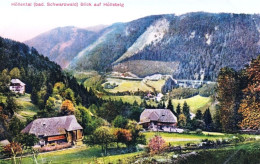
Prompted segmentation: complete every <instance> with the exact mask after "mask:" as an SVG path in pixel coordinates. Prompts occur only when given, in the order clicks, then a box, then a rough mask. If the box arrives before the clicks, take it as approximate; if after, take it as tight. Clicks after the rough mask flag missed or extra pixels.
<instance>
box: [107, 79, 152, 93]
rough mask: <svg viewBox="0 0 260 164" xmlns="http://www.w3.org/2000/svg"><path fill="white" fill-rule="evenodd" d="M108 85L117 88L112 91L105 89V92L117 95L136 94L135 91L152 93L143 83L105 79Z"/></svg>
mask: <svg viewBox="0 0 260 164" xmlns="http://www.w3.org/2000/svg"><path fill="white" fill-rule="evenodd" d="M106 80H107V82H108V83H110V84H113V83H115V84H117V85H118V87H115V88H114V89H106V91H107V92H111V93H117V92H126V91H129V92H137V91H139V90H140V91H151V92H152V91H153V89H152V88H151V87H148V86H147V85H146V84H145V83H144V82H143V81H139V80H123V79H115V78H107V79H106Z"/></svg>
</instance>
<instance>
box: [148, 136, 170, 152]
mask: <svg viewBox="0 0 260 164" xmlns="http://www.w3.org/2000/svg"><path fill="white" fill-rule="evenodd" d="M165 148H166V142H165V140H164V139H163V138H162V137H161V136H154V137H153V138H152V139H150V141H149V144H148V152H149V153H150V154H151V155H154V154H160V153H162V152H163V151H164V150H165Z"/></svg>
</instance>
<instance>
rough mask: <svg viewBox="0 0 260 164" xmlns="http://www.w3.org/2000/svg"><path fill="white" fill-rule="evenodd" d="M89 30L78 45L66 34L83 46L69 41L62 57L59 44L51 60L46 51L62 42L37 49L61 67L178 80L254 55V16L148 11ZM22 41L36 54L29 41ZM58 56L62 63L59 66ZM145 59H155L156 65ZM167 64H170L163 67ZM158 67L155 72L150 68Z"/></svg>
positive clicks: (257, 46)
mask: <svg viewBox="0 0 260 164" xmlns="http://www.w3.org/2000/svg"><path fill="white" fill-rule="evenodd" d="M71 31H72V30H71ZM74 34H75V35H78V33H74ZM91 34H92V35H91ZM91 34H89V35H86V36H82V37H84V39H82V40H84V41H85V42H84V41H83V42H84V44H83V43H82V42H80V41H77V39H78V38H80V37H77V36H76V37H74V40H73V37H71V35H69V36H70V38H71V39H68V40H67V41H68V42H69V41H70V40H73V41H74V42H73V43H75V44H76V43H77V44H81V45H82V46H81V47H83V48H81V47H80V48H73V44H71V45H69V46H68V49H69V48H70V49H69V50H71V52H70V53H69V54H70V55H68V58H67V57H66V55H64V52H63V51H62V49H61V48H60V47H61V46H60V47H59V49H60V50H61V51H60V53H59V55H57V56H58V57H57V58H52V57H51V56H52V55H53V52H52V51H48V50H50V48H53V47H55V46H57V45H60V44H61V43H63V44H64V42H61V43H57V44H56V45H55V46H53V47H49V48H43V49H44V51H43V52H44V53H43V54H45V55H46V56H50V57H51V60H53V61H55V62H57V63H58V64H61V65H62V68H67V69H72V70H81V71H82V70H83V71H84V70H97V71H101V72H104V71H112V70H116V71H119V72H129V71H130V72H131V70H132V71H133V72H134V73H135V74H137V75H138V76H140V77H144V76H147V75H151V74H155V73H162V74H165V73H169V74H172V75H173V76H174V77H175V78H178V79H195V80H215V79H216V77H217V74H218V72H219V70H220V68H222V67H226V66H228V67H232V68H234V69H236V70H239V69H241V68H242V67H243V66H244V65H246V64H248V63H249V62H250V60H251V59H252V58H255V57H256V56H257V55H258V54H259V53H260V16H259V15H250V14H232V13H219V14H216V13H205V12H194V13H187V14H183V15H180V16H176V15H174V14H166V15H154V16H148V17H144V18H140V19H137V20H133V21H131V22H126V23H115V24H113V25H111V26H107V27H104V28H103V29H101V30H100V31H98V32H93V33H91ZM38 38H39V37H38ZM34 40H35V41H37V37H36V38H34ZM39 40H41V39H39ZM26 43H28V44H29V45H30V46H33V47H36V48H37V49H38V50H39V51H40V52H42V51H41V49H39V47H38V45H37V44H35V43H34V42H30V41H28V42H26ZM65 47H66V46H65ZM75 49H77V50H75ZM72 50H73V51H72ZM65 54H66V53H65ZM63 56H64V57H63ZM64 58H65V59H64ZM62 59H64V60H66V61H67V62H68V63H66V64H62V63H63V62H64V61H62ZM142 61H143V63H144V64H143V65H142ZM146 61H157V63H158V62H159V63H160V65H157V66H156V62H154V64H152V65H151V62H146ZM164 62H165V63H164ZM163 63H164V64H163ZM169 63H172V64H173V65H172V66H170V67H169ZM175 63H178V64H177V65H175ZM135 65H138V69H136V70H135V68H134V67H135ZM164 65H167V67H164ZM158 67H160V69H159V70H154V71H151V70H153V69H157V68H158ZM169 68H171V69H169ZM172 68H174V69H172ZM164 69H165V70H170V71H166V72H165V71H163V70H164ZM148 70H149V71H148Z"/></svg>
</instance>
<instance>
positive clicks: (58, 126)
mask: <svg viewBox="0 0 260 164" xmlns="http://www.w3.org/2000/svg"><path fill="white" fill-rule="evenodd" d="M82 131H83V128H82V127H81V126H80V125H79V123H78V122H77V120H76V117H75V116H74V115H69V116H62V117H51V118H39V119H36V120H34V121H32V122H31V123H30V124H28V125H27V126H26V127H25V128H24V129H23V130H22V131H21V132H22V133H29V134H35V135H36V136H37V137H38V138H39V139H40V142H39V145H41V146H43V145H46V144H49V143H62V142H68V143H71V144H74V145H81V144H82V139H83V134H82Z"/></svg>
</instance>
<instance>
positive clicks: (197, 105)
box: [172, 95, 211, 114]
mask: <svg viewBox="0 0 260 164" xmlns="http://www.w3.org/2000/svg"><path fill="white" fill-rule="evenodd" d="M184 101H186V102H187V104H188V105H189V106H190V111H191V112H192V113H194V114H195V113H196V111H197V110H198V109H201V110H202V112H204V110H206V109H205V108H204V109H203V107H204V106H209V104H211V99H210V98H209V97H202V96H200V95H197V96H194V97H191V98H188V99H180V100H177V99H173V100H172V102H173V105H174V107H175V108H176V106H177V105H178V103H180V104H181V106H182V104H183V103H184Z"/></svg>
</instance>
